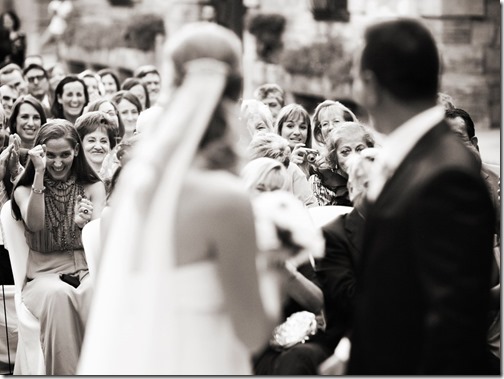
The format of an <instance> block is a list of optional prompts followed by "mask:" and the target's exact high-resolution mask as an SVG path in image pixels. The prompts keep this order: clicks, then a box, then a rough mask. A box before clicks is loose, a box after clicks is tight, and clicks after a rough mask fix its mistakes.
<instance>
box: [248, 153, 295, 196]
mask: <svg viewBox="0 0 504 379" xmlns="http://www.w3.org/2000/svg"><path fill="white" fill-rule="evenodd" d="M241 177H242V179H243V182H244V184H245V187H246V188H247V190H248V191H249V192H250V194H251V195H252V196H256V195H258V194H260V193H263V192H272V191H278V190H285V189H286V188H287V185H288V180H289V176H288V174H287V169H286V168H285V166H284V165H283V164H282V163H280V162H279V161H277V160H276V159H273V158H266V157H262V158H256V159H252V160H251V161H250V162H248V163H247V164H246V165H245V166H244V167H243V168H242V171H241Z"/></svg>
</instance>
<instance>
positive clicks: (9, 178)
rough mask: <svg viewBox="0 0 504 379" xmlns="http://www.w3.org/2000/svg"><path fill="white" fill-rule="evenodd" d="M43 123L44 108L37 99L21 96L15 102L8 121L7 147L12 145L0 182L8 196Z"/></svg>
mask: <svg viewBox="0 0 504 379" xmlns="http://www.w3.org/2000/svg"><path fill="white" fill-rule="evenodd" d="M45 123H46V115H45V113H44V108H43V107H42V104H40V102H39V101H38V100H37V99H35V98H34V97H33V96H31V95H23V96H20V97H19V98H18V99H17V100H16V102H15V103H14V106H13V107H12V114H11V117H10V119H9V130H10V133H9V134H10V135H9V145H12V149H11V153H10V155H9V162H8V165H7V173H6V175H5V176H4V178H3V180H2V183H3V185H4V187H5V189H6V191H7V193H8V194H9V196H10V195H11V192H12V188H13V184H14V183H15V182H16V180H17V179H18V178H19V176H20V175H21V173H22V172H23V169H24V167H25V166H26V164H27V162H28V160H29V159H28V151H29V150H30V149H32V148H33V146H34V143H35V138H36V136H37V133H38V131H39V129H40V127H41V126H42V125H44V124H45Z"/></svg>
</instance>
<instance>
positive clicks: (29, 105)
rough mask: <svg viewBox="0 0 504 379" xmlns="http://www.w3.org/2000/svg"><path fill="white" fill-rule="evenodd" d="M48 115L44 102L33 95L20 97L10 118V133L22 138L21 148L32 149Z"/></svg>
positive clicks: (13, 107)
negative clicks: (45, 111)
mask: <svg viewBox="0 0 504 379" xmlns="http://www.w3.org/2000/svg"><path fill="white" fill-rule="evenodd" d="M45 122H46V115H45V113H44V109H43V108H42V104H41V103H40V102H39V101H38V100H37V99H35V98H34V97H33V96H31V95H25V96H21V97H19V98H18V99H17V100H16V102H15V103H14V105H13V106H12V114H11V117H10V119H9V129H10V134H17V135H18V136H19V137H20V139H21V144H20V145H21V148H24V149H31V148H32V147H33V142H34V141H35V135H36V134H37V132H38V130H39V129H40V126H41V125H42V124H45Z"/></svg>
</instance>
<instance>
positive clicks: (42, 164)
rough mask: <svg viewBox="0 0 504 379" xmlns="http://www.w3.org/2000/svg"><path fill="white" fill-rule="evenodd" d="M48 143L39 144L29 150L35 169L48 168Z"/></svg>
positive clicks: (42, 169)
mask: <svg viewBox="0 0 504 379" xmlns="http://www.w3.org/2000/svg"><path fill="white" fill-rule="evenodd" d="M46 151H47V149H46V145H37V146H35V147H34V148H33V149H31V150H28V156H29V157H30V159H31V161H32V163H33V167H34V168H35V171H39V172H40V171H45V168H46Z"/></svg>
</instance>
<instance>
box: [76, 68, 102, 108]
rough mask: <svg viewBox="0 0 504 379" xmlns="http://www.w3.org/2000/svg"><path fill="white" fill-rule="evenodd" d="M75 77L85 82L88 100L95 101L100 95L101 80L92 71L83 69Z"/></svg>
mask: <svg viewBox="0 0 504 379" xmlns="http://www.w3.org/2000/svg"><path fill="white" fill-rule="evenodd" d="M77 77H79V78H80V79H82V81H83V82H84V83H85V84H86V89H87V92H88V96H89V101H95V100H98V99H100V98H101V97H102V92H103V91H102V88H101V80H100V77H99V76H98V75H97V74H96V73H95V72H94V71H91V70H84V71H82V72H81V73H80V74H79V75H77Z"/></svg>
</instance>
